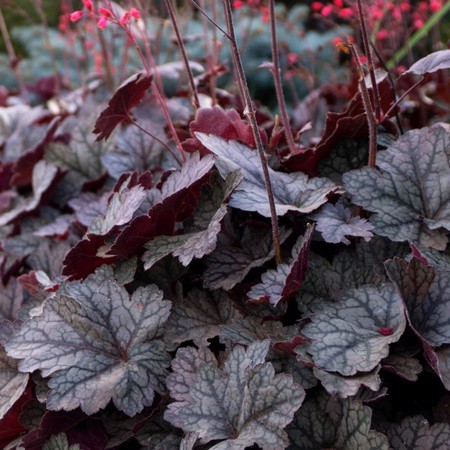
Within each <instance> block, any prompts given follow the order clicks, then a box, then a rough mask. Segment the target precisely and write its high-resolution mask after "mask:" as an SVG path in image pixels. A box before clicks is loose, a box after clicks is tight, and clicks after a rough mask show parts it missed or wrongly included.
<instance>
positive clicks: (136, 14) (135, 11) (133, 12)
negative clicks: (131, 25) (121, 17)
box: [128, 8, 141, 19]
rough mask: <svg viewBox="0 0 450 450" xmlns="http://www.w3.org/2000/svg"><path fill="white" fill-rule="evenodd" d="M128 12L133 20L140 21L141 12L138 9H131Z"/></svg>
mask: <svg viewBox="0 0 450 450" xmlns="http://www.w3.org/2000/svg"><path fill="white" fill-rule="evenodd" d="M128 12H129V13H130V15H131V16H132V17H134V18H135V19H140V18H141V12H140V11H139V10H138V9H136V8H131V9H130V10H129V11H128Z"/></svg>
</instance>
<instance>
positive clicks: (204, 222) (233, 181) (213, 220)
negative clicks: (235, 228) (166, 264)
mask: <svg viewBox="0 0 450 450" xmlns="http://www.w3.org/2000/svg"><path fill="white" fill-rule="evenodd" d="M211 178H212V181H211V183H212V184H208V185H206V186H204V189H203V190H202V192H201V193H200V197H199V200H198V202H199V205H198V207H197V209H196V211H194V214H193V217H192V220H191V223H187V224H186V227H185V233H184V234H180V235H176V236H158V237H156V238H155V239H153V240H152V241H150V242H149V243H147V244H146V245H145V248H147V251H146V252H145V253H144V255H143V261H144V268H145V269H146V270H148V269H149V268H150V267H152V266H153V264H155V263H156V262H157V261H159V260H160V259H162V258H164V257H165V256H167V255H170V254H172V255H173V256H175V257H178V259H179V260H180V262H181V263H182V264H183V265H184V266H187V265H189V263H190V262H191V261H192V260H193V259H194V258H196V259H199V258H202V257H203V256H205V255H207V254H209V253H211V252H212V251H213V250H214V249H215V247H216V243H217V235H218V234H219V232H220V229H221V222H222V220H223V218H224V217H225V215H226V214H227V209H228V208H227V205H226V201H227V199H228V198H229V196H230V195H231V193H232V192H233V191H234V190H235V189H236V187H237V186H238V185H239V183H240V182H241V181H242V177H241V176H240V174H239V172H235V173H230V174H229V175H228V176H227V178H226V180H225V181H222V180H221V178H220V176H219V175H217V176H216V177H211Z"/></svg>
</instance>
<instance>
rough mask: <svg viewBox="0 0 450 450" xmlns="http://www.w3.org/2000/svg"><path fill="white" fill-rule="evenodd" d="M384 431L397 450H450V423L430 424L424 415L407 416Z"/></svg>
mask: <svg viewBox="0 0 450 450" xmlns="http://www.w3.org/2000/svg"><path fill="white" fill-rule="evenodd" d="M383 428H384V427H383ZM383 431H385V433H386V435H387V437H388V439H389V443H390V444H391V447H392V448H394V449H395V450H448V448H449V444H450V425H449V424H447V423H435V424H434V425H430V424H429V423H428V421H427V420H426V419H425V418H424V417H422V416H414V417H406V418H405V419H403V420H402V421H401V422H400V423H397V424H389V426H386V430H384V429H383Z"/></svg>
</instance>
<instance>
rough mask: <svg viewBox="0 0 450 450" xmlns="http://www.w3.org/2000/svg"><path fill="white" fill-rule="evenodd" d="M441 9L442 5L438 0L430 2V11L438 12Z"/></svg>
mask: <svg viewBox="0 0 450 450" xmlns="http://www.w3.org/2000/svg"><path fill="white" fill-rule="evenodd" d="M441 7H442V3H441V1H440V0H434V1H433V0H431V2H430V9H431V11H433V12H436V11H439V10H440V9H441Z"/></svg>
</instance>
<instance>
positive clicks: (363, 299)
mask: <svg viewBox="0 0 450 450" xmlns="http://www.w3.org/2000/svg"><path fill="white" fill-rule="evenodd" d="M311 319H312V321H311V323H309V324H307V325H306V326H305V328H304V329H303V330H302V334H303V335H304V336H305V337H307V338H309V339H311V340H312V342H311V344H310V346H309V348H308V352H310V353H311V354H312V356H313V360H314V363H315V364H317V365H318V366H319V367H320V368H322V369H324V370H327V371H330V372H339V373H340V374H342V375H344V376H349V375H350V376H351V375H355V374H356V373H357V372H359V371H362V372H368V371H370V370H372V369H373V368H374V367H375V366H376V365H377V364H378V363H379V362H380V361H381V359H383V358H384V357H386V356H387V355H388V352H389V344H390V343H392V342H396V341H398V340H399V339H400V336H401V335H402V334H403V331H404V330H405V327H406V319H405V315H404V311H403V305H402V302H401V299H400V297H399V295H398V294H397V292H396V289H395V287H394V286H393V285H392V284H384V285H382V286H381V287H380V288H377V287H373V286H363V287H361V288H359V289H350V290H347V291H345V292H343V293H342V294H341V296H340V301H339V302H337V303H325V304H317V306H316V314H313V316H312V317H311ZM384 330H389V332H388V333H385V332H384Z"/></svg>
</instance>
